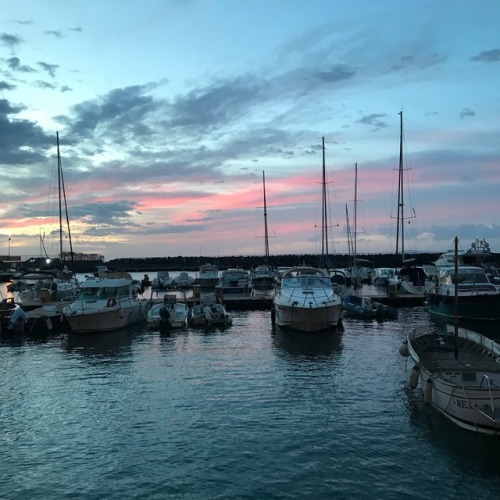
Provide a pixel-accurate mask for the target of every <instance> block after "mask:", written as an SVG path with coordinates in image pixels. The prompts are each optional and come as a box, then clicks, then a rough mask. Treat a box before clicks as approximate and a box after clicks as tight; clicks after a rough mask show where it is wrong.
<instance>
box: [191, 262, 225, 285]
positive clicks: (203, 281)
mask: <svg viewBox="0 0 500 500" xmlns="http://www.w3.org/2000/svg"><path fill="white" fill-rule="evenodd" d="M218 282H219V268H218V267H217V266H216V265H214V264H202V265H201V266H200V268H199V271H198V276H197V278H196V279H195V285H199V286H200V288H201V291H213V289H214V288H215V286H216V285H217V283H218Z"/></svg>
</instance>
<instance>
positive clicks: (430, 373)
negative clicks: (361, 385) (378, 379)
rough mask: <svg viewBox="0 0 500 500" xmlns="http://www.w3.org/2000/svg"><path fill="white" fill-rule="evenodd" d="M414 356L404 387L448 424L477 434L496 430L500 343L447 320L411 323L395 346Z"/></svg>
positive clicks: (499, 423) (498, 425)
mask: <svg viewBox="0 0 500 500" xmlns="http://www.w3.org/2000/svg"><path fill="white" fill-rule="evenodd" d="M400 353H401V354H402V355H403V356H410V357H411V358H412V360H413V361H414V362H415V365H414V367H413V368H412V370H411V374H410V380H409V387H410V389H415V388H417V387H418V388H419V389H420V391H421V392H422V394H423V398H424V401H425V402H426V403H428V404H430V405H431V406H432V407H433V408H434V409H435V410H436V411H437V412H439V413H440V414H441V415H443V416H444V417H446V418H447V419H448V420H450V421H451V422H453V423H454V424H456V425H458V426H459V427H462V428H464V429H467V430H470V431H474V432H478V433H481V434H499V433H500V345H498V344H497V343H495V342H494V341H492V340H491V339H489V338H487V337H485V336H484V335H480V334H478V333H476V332H473V331H471V330H466V329H464V328H459V327H457V326H453V325H447V326H446V329H445V330H444V331H442V330H440V329H438V328H437V327H435V326H424V327H419V328H416V329H414V330H413V331H412V332H410V333H409V334H408V336H407V340H406V343H405V344H403V345H402V346H401V348H400Z"/></svg>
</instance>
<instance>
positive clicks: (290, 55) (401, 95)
mask: <svg viewBox="0 0 500 500" xmlns="http://www.w3.org/2000/svg"><path fill="white" fill-rule="evenodd" d="M499 26H500V2H498V0H482V1H481V2H470V1H469V0H435V1H430V0H422V1H411V2H410V1H401V0H397V1H392V0H385V1H383V2H374V1H373V0H353V1H351V2H346V1H340V0H328V1H327V0H239V1H235V0H141V1H134V0H128V1H127V0H105V1H97V0H85V1H84V0H72V1H71V2H66V3H64V2H63V3H61V2H60V1H53V0H44V1H43V2H40V1H39V0H17V1H16V2H4V3H3V4H2V19H1V21H0V61H1V62H0V186H1V192H2V197H1V199H0V246H1V247H2V249H1V250H0V254H4V255H7V253H8V252H9V251H10V252H11V254H12V255H22V256H23V257H24V256H31V255H40V253H41V244H40V242H41V240H43V242H44V246H45V250H46V251H47V252H48V253H49V254H56V253H57V252H58V243H57V239H56V238H54V234H55V235H57V236H58V201H57V193H58V191H59V190H58V188H57V186H58V183H57V172H56V168H55V167H56V166H57V160H56V133H59V139H60V153H61V164H62V168H63V176H64V186H65V193H66V200H67V205H68V216H69V220H70V230H71V240H72V243H73V250H74V251H76V252H84V253H98V254H102V255H104V256H105V258H106V259H107V260H110V259H113V258H118V257H155V256H178V255H184V256H199V255H203V256H217V255H262V254H263V253H264V222H265V220H267V225H268V231H269V247H270V253H271V254H289V253H297V254H301V253H317V252H320V251H321V212H322V211H321V187H322V185H321V175H322V162H323V160H322V146H321V144H322V138H323V137H324V138H325V150H326V171H327V178H328V183H327V186H328V198H329V204H328V207H329V208H328V214H329V221H328V222H329V226H330V229H329V235H330V243H329V246H330V252H331V253H347V252H348V245H347V229H348V223H347V221H348V220H349V225H350V228H351V231H352V230H353V226H354V213H355V212H356V214H357V217H356V228H357V229H356V234H357V250H358V252H363V253H364V252H368V253H379V252H383V253H385V252H394V251H395V246H396V241H395V238H396V219H395V217H396V216H397V194H398V193H397V191H398V190H397V186H398V166H399V138H400V115H399V113H400V112H401V111H402V112H403V124H404V127H403V130H404V133H403V145H404V148H403V151H404V154H403V159H404V170H403V172H404V179H405V186H404V213H405V217H406V216H408V219H407V220H405V228H406V230H405V248H406V250H407V251H413V250H415V251H421V252H423V251H436V252H439V251H445V250H447V249H449V248H451V247H452V243H453V238H454V236H455V235H456V236H458V237H459V238H460V241H461V246H462V247H463V248H465V249H466V248H468V247H469V245H470V242H471V241H472V240H473V239H474V238H476V237H480V238H486V239H487V240H488V241H489V243H490V245H491V247H492V250H493V251H494V252H500V220H499V208H500V199H499V198H500V195H499V193H500V30H499ZM355 164H357V165H358V167H357V168H358V176H357V178H358V182H357V200H358V202H357V204H356V205H357V210H356V211H355V210H354V198H355V196H354V192H355ZM263 172H265V187H266V201H267V218H265V217H264V201H263ZM64 234H65V242H64V248H65V250H67V249H69V246H68V236H67V230H66V229H65V231H64Z"/></svg>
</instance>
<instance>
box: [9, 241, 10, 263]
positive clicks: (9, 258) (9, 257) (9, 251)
mask: <svg viewBox="0 0 500 500" xmlns="http://www.w3.org/2000/svg"><path fill="white" fill-rule="evenodd" d="M9 259H10V238H9Z"/></svg>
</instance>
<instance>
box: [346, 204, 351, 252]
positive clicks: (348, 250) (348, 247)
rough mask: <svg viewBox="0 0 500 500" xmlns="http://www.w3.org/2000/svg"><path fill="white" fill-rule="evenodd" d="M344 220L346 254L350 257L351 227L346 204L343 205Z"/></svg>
mask: <svg viewBox="0 0 500 500" xmlns="http://www.w3.org/2000/svg"><path fill="white" fill-rule="evenodd" d="M345 218H346V222H347V252H348V254H349V257H350V256H351V255H352V245H351V238H352V237H351V225H350V223H349V209H348V208H347V203H346V204H345Z"/></svg>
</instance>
